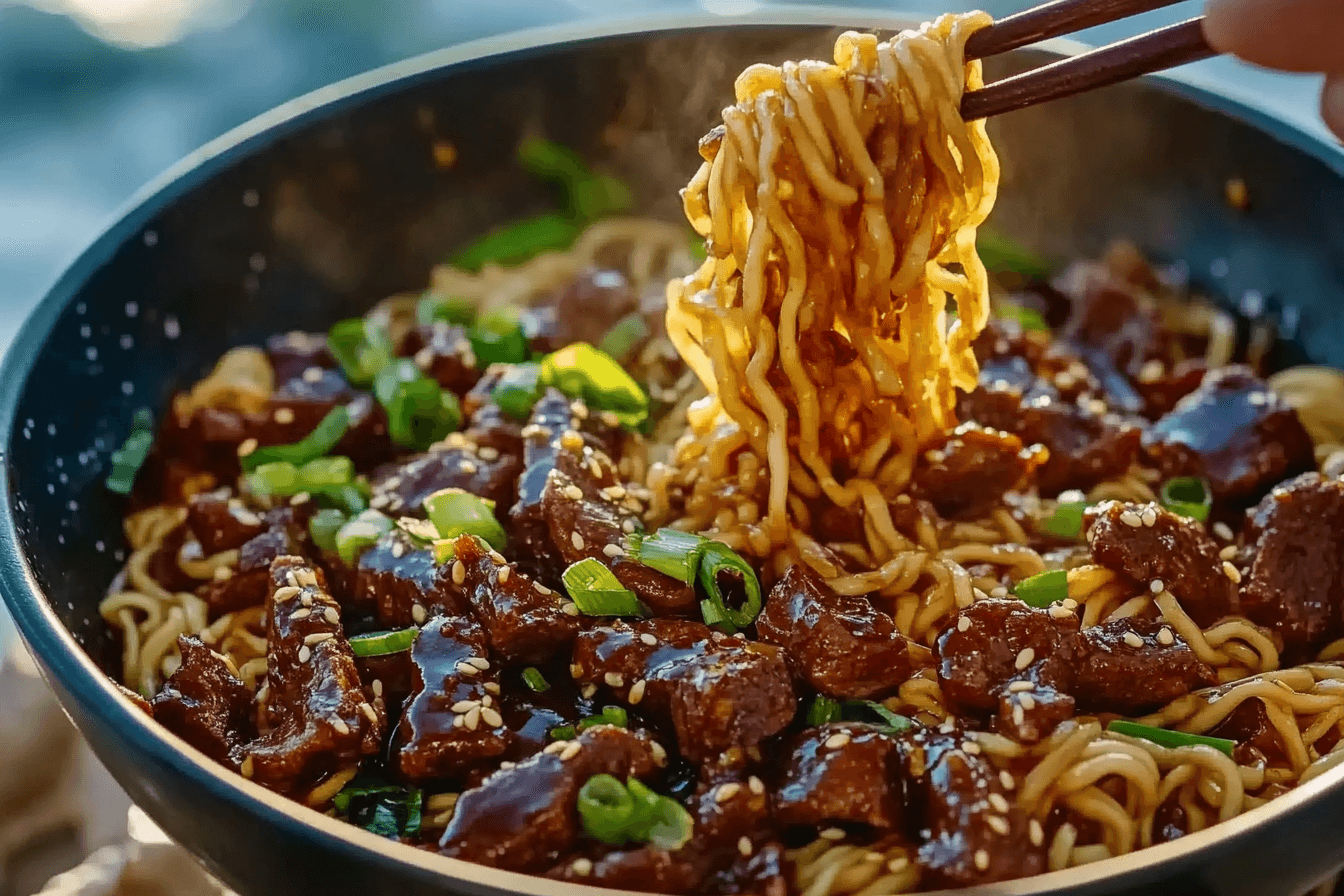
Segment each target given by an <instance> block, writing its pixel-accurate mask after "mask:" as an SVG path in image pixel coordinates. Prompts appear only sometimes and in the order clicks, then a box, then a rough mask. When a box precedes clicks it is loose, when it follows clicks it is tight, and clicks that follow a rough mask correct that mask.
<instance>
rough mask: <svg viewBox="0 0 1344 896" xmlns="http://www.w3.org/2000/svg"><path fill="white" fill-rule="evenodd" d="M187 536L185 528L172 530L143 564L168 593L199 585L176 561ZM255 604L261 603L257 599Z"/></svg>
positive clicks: (187, 532) (189, 589)
mask: <svg viewBox="0 0 1344 896" xmlns="http://www.w3.org/2000/svg"><path fill="white" fill-rule="evenodd" d="M189 535H191V531H190V529H188V528H187V527H186V526H178V527H177V528H175V529H173V530H172V531H170V532H169V533H168V534H167V535H165V536H164V537H163V541H162V542H160V543H159V546H158V548H156V549H155V550H154V552H153V553H151V554H150V555H149V559H148V560H146V562H145V572H147V573H149V577H150V578H152V579H153V580H154V581H156V582H158V583H159V584H160V585H162V586H163V587H164V588H166V589H168V590H169V591H174V592H176V591H191V590H192V589H193V588H195V587H196V586H197V585H198V584H200V583H199V582H198V581H197V580H196V579H193V578H192V577H191V576H189V575H187V573H186V570H184V569H183V568H182V564H181V563H180V562H179V560H178V558H179V557H180V556H181V555H182V549H183V548H184V547H186V544H187V538H188V536H189ZM256 602H257V603H260V602H261V601H260V599H258V600H257V601H256Z"/></svg>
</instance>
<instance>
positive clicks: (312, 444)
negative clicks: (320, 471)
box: [239, 405, 350, 473]
mask: <svg viewBox="0 0 1344 896" xmlns="http://www.w3.org/2000/svg"><path fill="white" fill-rule="evenodd" d="M349 428H350V411H349V410H347V409H346V407H345V406H344V405H339V406H337V407H334V408H332V409H331V410H330V411H328V412H327V415H326V416H325V417H323V418H322V421H321V422H320V423H318V424H317V426H315V427H313V430H312V432H310V433H308V435H306V436H304V437H303V438H302V439H300V440H299V441H297V442H294V443H292V444H289V445H268V446H266V447H264V448H258V449H256V450H255V451H253V452H252V453H251V454H249V455H247V456H246V457H242V458H239V461H240V463H241V464H242V467H243V472H245V473H250V472H251V471H253V470H255V469H256V468H257V467H259V466H261V465H262V464H269V463H273V462H275V461H288V462H289V463H291V464H294V465H296V466H298V465H302V464H306V463H308V462H309V461H310V460H316V459H317V458H319V457H322V456H323V455H325V454H330V453H331V450H332V449H333V448H335V447H336V445H337V443H338V442H340V441H341V439H342V437H344V436H345V433H346V430H348V429H349Z"/></svg>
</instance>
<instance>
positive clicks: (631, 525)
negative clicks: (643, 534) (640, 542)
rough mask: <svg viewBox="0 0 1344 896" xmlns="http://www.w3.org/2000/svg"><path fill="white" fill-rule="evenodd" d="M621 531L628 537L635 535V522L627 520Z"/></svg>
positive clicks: (622, 524)
mask: <svg viewBox="0 0 1344 896" xmlns="http://www.w3.org/2000/svg"><path fill="white" fill-rule="evenodd" d="M621 531H622V532H624V533H625V534H626V535H633V534H634V532H635V521H634V520H626V521H625V522H623V523H621Z"/></svg>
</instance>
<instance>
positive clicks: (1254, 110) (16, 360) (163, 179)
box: [0, 3, 1344, 896]
mask: <svg viewBox="0 0 1344 896" xmlns="http://www.w3.org/2000/svg"><path fill="white" fill-rule="evenodd" d="M923 19H924V16H922V15H919V14H913V13H909V12H903V11H901V10H880V11H874V10H872V9H868V10H860V9H857V8H855V7H852V6H850V7H837V6H820V5H798V6H786V7H768V8H767V7H763V6H760V5H758V4H753V3H746V4H742V5H740V6H738V5H734V4H730V3H725V4H721V5H717V6H712V5H711V4H708V3H706V7H702V8H697V9H679V10H676V11H668V10H656V11H653V12H644V13H637V14H617V15H605V16H598V17H594V18H587V19H580V20H574V21H568V22H563V23H559V24H551V25H546V26H542V27H537V28H528V29H523V30H517V31H511V32H506V33H503V34H497V35H494V36H491V37H485V38H481V39H478V40H473V41H469V42H466V43H463V44H460V45H457V46H454V47H449V48H446V49H442V50H437V51H433V52H430V53H426V54H422V55H419V56H415V57H412V58H410V59H407V60H403V61H401V62H396V63H392V64H390V65H386V66H382V67H379V68H376V69H373V70H371V71H369V72H365V73H363V74H359V75H355V76H353V77H350V78H347V79H344V80H341V81H338V82H335V83H333V84H330V85H328V86H325V87H322V88H319V89H317V90H315V91H312V92H310V93H308V94H305V95H303V96H301V97H298V98H297V99H293V100H290V101H289V102H286V103H283V104H281V105H279V106H276V107H275V108H273V109H271V110H269V111H267V112H264V113H262V114H261V115H258V116H256V117H255V118H253V119H251V120H249V121H247V122H245V123H244V124H241V125H239V126H237V127H235V128H233V129H231V130H229V131H227V132H226V133H224V134H223V135H221V136H220V137H217V138H215V139H214V140H211V141H209V142H208V143H206V144H204V145H203V146H201V147H200V148H199V149H197V150H195V151H194V152H192V153H190V154H188V155H187V156H186V157H185V158H183V159H182V160H181V161H180V162H178V163H177V164H176V165H174V166H172V167H171V168H169V169H168V170H167V171H165V172H164V173H163V174H161V175H160V176H159V177H157V178H155V179H154V180H152V181H151V182H150V183H149V184H147V185H146V186H144V187H142V188H141V189H140V190H137V191H136V192H135V194H134V195H133V196H132V197H131V198H130V199H129V200H127V201H126V202H125V203H123V204H122V205H121V207H120V208H119V209H118V210H117V211H116V212H115V213H114V214H113V216H112V219H111V222H110V223H109V224H108V225H106V226H105V227H104V228H103V230H102V231H101V233H100V235H99V236H98V237H97V238H96V239H95V240H94V241H93V242H92V243H91V244H90V245H89V246H88V248H86V249H85V250H84V251H83V252H82V253H80V255H79V256H78V257H77V258H76V260H75V261H74V262H72V263H71V264H70V265H69V267H67V268H66V270H65V271H64V272H63V273H62V274H61V275H60V277H59V278H58V279H57V281H56V282H55V284H54V285H53V286H52V287H51V288H50V289H49V290H48V292H47V293H46V295H45V296H44V297H43V299H42V300H41V301H40V302H39V303H38V305H37V306H36V307H35V308H34V310H33V311H32V312H30V314H29V315H28V317H27V318H26V319H25V321H24V323H23V324H22V326H21V327H20V329H19V331H18V333H17V334H16V336H15V339H14V341H13V343H12V344H11V346H10V348H9V350H8V351H7V353H6V355H5V358H4V361H3V364H0V383H6V384H12V385H11V387H10V388H6V389H5V390H4V391H3V392H2V393H0V496H3V500H0V596H2V597H3V598H4V600H5V603H6V604H7V605H8V607H9V610H10V612H11V613H12V615H13V617H14V621H15V624H16V628H17V629H18V631H19V634H20V637H21V638H22V640H23V642H24V643H25V645H26V646H27V647H28V648H29V649H30V651H31V652H32V653H33V654H34V655H35V656H36V657H37V659H38V662H39V666H40V667H41V668H42V670H43V673H44V675H46V676H49V677H51V678H54V679H55V680H56V681H58V682H59V683H60V685H61V688H60V689H61V690H63V691H64V692H65V693H66V694H68V695H69V699H70V700H72V701H73V702H75V703H76V704H77V705H78V706H79V708H80V710H81V711H82V712H83V713H86V714H87V715H89V716H91V717H101V718H102V719H103V720H104V721H105V722H107V723H109V724H111V725H114V726H116V727H117V728H120V729H123V730H125V731H126V732H127V733H126V735H125V736H126V737H127V738H128V739H130V740H132V741H134V742H136V743H137V744H138V746H139V748H140V749H142V750H143V751H144V752H145V758H146V759H148V760H152V761H153V762H154V763H157V764H160V765H171V766H173V767H175V768H176V769H178V770H179V771H180V772H181V773H182V774H183V775H184V776H185V777H186V778H187V779H188V780H190V781H191V783H192V784H194V785H196V786H199V787H207V788H210V789H212V790H213V791H215V792H216V793H219V794H220V795H221V797H222V798H224V799H227V800H228V801H230V802H232V803H234V804H235V805H237V806H239V807H241V808H243V809H245V810H246V811H248V812H249V813H250V814H252V815H253V816H255V817H257V818H259V819H264V820H265V822H266V823H268V824H273V825H277V826H279V827H280V828H281V829H283V830H285V831H286V833H287V834H289V835H290V836H294V837H296V838H300V839H301V838H311V837H312V836H314V835H316V836H317V837H319V838H321V839H322V840H324V841H326V842H325V843H323V846H324V848H328V849H334V850H340V849H344V850H350V849H354V850H357V858H358V859H359V860H360V861H362V862H365V863H367V864H368V865H369V866H370V867H375V866H379V865H382V866H388V865H395V866H400V867H401V868H402V869H403V870H404V871H405V872H407V873H410V874H412V875H413V876H415V877H417V878H419V879H424V880H426V881H431V882H432V881H445V880H452V881H455V882H457V883H459V884H461V885H465V886H467V887H469V888H470V889H471V890H473V891H474V892H476V893H481V894H485V893H492V894H500V896H503V894H519V896H522V894H526V896H599V894H608V896H621V894H625V896H638V894H635V893H634V892H633V891H616V890H609V889H598V888H596V887H592V886H588V885H583V884H572V883H562V882H559V881H554V880H550V879H547V878H542V877H537V876H533V875H527V874H521V873H517V872H510V871H501V870H499V869H496V868H491V867H488V866H484V865H478V864H475V863H471V862H466V861H463V860H460V859H453V858H449V857H446V856H441V855H438V854H436V853H431V852H427V851H425V850H420V849H416V848H414V847H410V846H406V845H403V844H399V843H395V842H389V841H388V840H385V839H383V838H381V837H378V836H376V835H374V834H372V833H369V832H367V831H365V830H363V829H360V828H357V827H355V826H353V825H350V824H347V823H344V822H341V821H337V820H336V819H334V818H330V817H328V816H326V815H323V814H322V813H320V812H317V811H316V810H313V809H309V808H307V807H305V806H302V805H300V804H298V803H295V802H294V801H292V800H289V799H287V798H285V797H282V796H280V795H278V794H276V793H274V792H272V791H270V790H267V789H266V788H264V787H262V786H260V785H259V784H256V783H254V782H252V781H250V780H246V779H244V778H242V777H241V776H239V775H236V774H233V773H231V772H229V771H227V770H226V769H224V768H223V767H222V766H219V765H218V764H217V763H215V762H213V761H211V760H210V759H209V758H207V757H206V756H205V755H204V754H203V753H200V752H199V751H197V750H196V749H195V748H194V747H191V746H190V745H188V744H187V743H186V742H185V741H183V740H181V739H180V738H178V737H177V736H176V735H174V734H172V733H171V732H169V731H168V730H167V729H165V728H163V727H162V726H160V725H158V724H156V723H154V722H153V720H152V719H150V718H148V717H146V715H145V714H144V713H143V712H141V711H139V710H138V709H136V708H135V707H134V706H133V705H132V704H131V703H130V702H129V701H128V700H126V699H124V698H122V697H121V696H120V695H119V694H118V692H117V691H116V689H115V687H114V685H113V683H112V682H111V680H110V679H108V678H107V677H106V676H105V675H104V674H103V673H102V671H101V670H100V669H99V668H98V666H97V665H96V664H95V663H94V662H93V660H92V659H91V658H90V657H89V656H88V655H87V654H86V653H85V652H84V650H83V649H82V648H81V647H80V646H79V644H78V643H77V642H76V641H75V639H74V636H73V635H72V634H71V633H70V631H69V630H68V629H67V628H66V627H65V626H64V624H63V623H62V622H61V620H60V619H59V618H58V617H57V616H56V614H55V612H54V610H53V609H52V607H51V605H50V603H49V600H48V598H47V597H46V595H45V594H44V593H43V591H42V589H41V587H40V586H39V585H38V583H37V580H36V578H35V576H34V575H33V571H32V569H31V567H30V565H29V563H28V560H27V557H26V556H25V555H24V553H23V551H22V550H21V549H20V547H19V541H18V532H17V526H16V521H15V518H14V512H13V507H12V506H11V503H12V494H11V487H12V483H11V481H10V476H9V463H8V458H7V452H8V450H9V448H8V446H9V445H10V443H11V440H12V439H13V438H14V437H15V434H16V432H17V430H18V426H17V419H16V413H17V410H18V401H19V397H20V396H21V395H22V394H24V392H25V390H26V388H27V381H28V377H29V374H30V373H31V370H32V367H33V365H34V363H35V362H36V360H37V358H38V356H39V355H40V354H41V352H42V350H43V348H44V347H45V344H46V341H47V339H48V337H49V336H50V334H51V331H52V330H53V328H54V326H55V324H56V322H57V319H58V317H59V316H60V314H61V313H62V312H63V311H64V309H65V308H66V306H67V305H68V304H69V303H70V302H71V301H73V300H74V299H75V297H76V295H77V294H78V292H79V290H80V289H81V288H82V286H83V285H84V284H85V283H86V282H87V280H88V279H89V278H90V276H91V275H92V274H93V273H94V272H95V271H96V270H97V269H98V268H100V267H101V266H102V265H103V264H105V263H106V262H107V261H108V260H110V258H111V257H112V256H113V255H114V254H115V253H116V252H117V250H119V249H120V247H121V246H122V245H124V244H125V243H126V242H127V240H128V239H130V238H131V237H133V236H134V235H136V234H138V233H140V232H141V230H142V229H143V228H144V227H145V226H146V225H147V224H148V223H149V222H150V221H152V220H153V219H154V217H155V216H156V215H157V214H158V213H159V212H161V211H162V210H163V209H164V208H165V207H166V206H168V205H169V204H170V203H171V202H172V201H174V200H175V199H177V198H179V197H180V196H182V195H184V194H186V193H189V192H191V191H192V190H194V189H195V188H197V187H198V186H200V185H201V184H203V183H204V182H206V181H207V180H208V179H209V178H210V177H212V176H214V175H215V174H217V173H219V172H220V171H222V170H224V169H226V168H227V167H229V166H230V165H233V164H234V163H236V162H237V161H238V160H239V159H240V158H243V157H245V156H247V155H248V154H249V153H251V152H252V151H254V150H256V149H260V148H262V147H263V146H264V145H266V144H268V143H270V142H272V141H274V140H275V139H277V138H280V137H283V136H286V135H288V134H290V133H293V132H294V131H297V130H299V129H301V128H303V127H305V126H307V125H309V124H312V123H315V122H316V121H318V120H320V119H322V118H326V117H329V116H332V115H334V114H338V113H340V112H342V111H345V110H346V109H349V108H352V107H355V106H358V105H362V104H364V103H366V102H369V101H371V100H374V99H377V98H379V97H381V96H384V95H388V94H392V93H395V92H399V91H402V90H404V89H406V88H409V87H412V86H414V85H416V84H417V83H420V82H424V81H430V80H433V79H436V78H438V77H441V76H442V75H444V74H445V73H446V72H447V71H449V70H451V69H453V68H456V67H459V66H463V65H468V64H472V63H478V64H486V65H491V64H500V63H507V62H508V60H509V57H519V56H526V55H529V54H543V53H548V52H553V51H556V50H559V49H564V48H567V47H572V46H575V45H582V44H586V43H589V42H599V41H604V40H612V39H620V38H630V37H640V36H651V35H657V34H668V33H673V32H679V31H696V30H713V29H717V28H733V27H779V26H811V27H823V28H824V27H854V28H873V27H881V28H883V29H884V30H885V29H900V28H903V27H909V26H910V25H911V24H913V23H917V22H919V21H922V20H923ZM1082 46H1083V45H1081V44H1078V43H1076V42H1074V41H1068V40H1055V41H1048V42H1045V43H1042V44H1038V45H1036V48H1037V49H1041V50H1046V51H1049V52H1053V53H1056V54H1059V55H1073V54H1075V53H1077V52H1079V50H1080V49H1081V48H1082ZM1144 80H1145V81H1146V82H1147V83H1148V84H1149V85H1150V86H1153V87H1155V88H1156V89H1158V90H1159V91H1161V92H1164V93H1168V94H1174V95H1176V96H1178V97H1181V98H1184V99H1186V100H1187V101H1190V102H1192V103H1194V104H1196V105H1198V106H1202V107H1204V108H1207V109H1210V110H1212V111H1215V112H1218V113H1221V114H1223V115H1226V116H1229V117H1231V118H1233V119H1235V120H1238V121H1240V122H1242V123H1244V124H1247V125H1250V126H1251V127H1253V128H1255V129H1257V130H1260V131H1262V132H1263V133H1266V134H1267V135H1269V136H1271V137H1273V138H1274V139H1276V140H1278V141H1279V142H1281V143H1284V144H1287V145H1288V146H1290V147H1291V148H1293V149H1296V150H1298V151H1299V152H1302V153H1304V154H1306V155H1308V156H1310V157H1312V158H1314V159H1316V160H1317V161H1319V162H1321V163H1323V164H1324V165H1325V166H1326V167H1327V168H1329V169H1330V170H1331V171H1333V172H1334V173H1335V174H1337V175H1339V176H1341V177H1344V147H1341V146H1332V145H1330V143H1329V142H1328V141H1327V140H1326V139H1324V138H1322V137H1319V136H1317V135H1315V134H1313V133H1311V132H1309V131H1307V130H1306V129H1304V128H1303V127H1300V126H1299V125H1297V124H1295V123H1293V122H1290V121H1287V120H1284V119H1282V118H1280V117H1278V116H1276V115H1275V114H1274V113H1272V112H1271V111H1269V110H1268V109H1266V108H1264V107H1262V106H1260V105H1258V104H1256V103H1253V102H1249V101H1246V100H1244V99H1240V98H1234V97H1231V96H1229V95H1227V94H1226V93H1224V92H1223V91H1221V90H1220V89H1219V88H1218V87H1216V86H1214V85H1213V83H1212V82H1211V81H1210V80H1209V79H1207V78H1203V77H1201V76H1199V75H1198V74H1196V73H1193V72H1186V71H1183V72H1179V73H1168V74H1165V75H1161V76H1153V77H1149V78H1146V79H1144ZM727 89H728V87H727V85H725V90H727ZM66 711H67V713H69V710H68V709H67V710H66ZM1341 785H1344V768H1338V767H1337V768H1332V769H1329V770H1328V771H1326V772H1324V773H1322V774H1321V775H1319V776H1317V778H1316V779H1314V780H1312V781H1309V782H1307V783H1306V784H1304V785H1302V786H1301V787H1298V788H1295V789H1294V790H1292V791H1290V792H1289V793H1287V794H1284V795H1283V796H1280V797H1277V798H1275V799H1274V800H1272V801H1271V802H1270V803H1268V804H1266V805H1264V806H1261V807H1257V808H1255V809H1252V810H1250V811H1249V812H1246V813H1244V814H1242V815H1240V816H1237V817H1235V818H1232V819H1229V820H1228V821H1225V822H1221V823H1219V824H1217V825H1215V826H1213V827H1211V828H1208V829H1206V830H1203V831H1199V832H1196V833H1193V834H1190V835H1187V836H1185V837H1182V838H1180V839H1178V840H1176V841H1173V842H1169V843H1164V844H1159V845H1155V846H1150V847H1147V848H1145V849H1140V850H1137V851H1135V852H1133V853H1129V854H1127V855H1124V856H1118V857H1115V858H1112V859H1107V860H1103V861H1100V862H1095V863H1092V864H1089V865H1083V866H1079V867H1075V868H1069V869H1065V870H1063V871H1055V872H1048V873H1046V874H1042V875H1037V876H1034V877H1030V878H1023V879H1020V880H1015V881H1009V882H1007V883H1000V884H986V885H981V886H976V887H971V888H965V889H958V890H943V891H938V892H939V893H942V894H945V896H951V894H953V893H956V894H964V896H977V894H979V896H988V894H990V893H993V894H997V896H1017V894H1021V896H1025V894H1028V893H1045V892H1057V893H1063V892H1066V891H1068V890H1070V889H1072V888H1074V887H1079V886H1086V885H1090V884H1093V883H1096V882H1099V881H1103V880H1105V879H1108V878H1114V877H1118V876H1121V875H1125V876H1130V877H1132V878H1134V880H1133V881H1131V882H1130V883H1131V884H1137V883H1141V882H1143V881H1145V880H1149V881H1151V880H1155V879H1157V878H1159V877H1160V876H1162V875H1163V874H1164V873H1167V872H1168V871H1171V870H1175V866H1177V865H1180V864H1181V863H1183V862H1184V861H1186V860H1188V859H1190V858H1191V857H1192V856H1194V855H1195V854H1197V853H1199V852H1200V851H1202V850H1204V849H1205V848H1207V847H1212V846H1215V845H1218V844H1224V845H1225V844H1227V843H1228V842H1229V841H1233V840H1240V839H1242V838H1245V837H1248V836H1251V835H1253V834H1254V833H1255V832H1256V831H1257V830H1258V829H1259V828H1262V827H1264V826H1266V825H1268V824H1269V823H1271V821H1272V820H1273V819H1274V818H1276V817H1277V816H1279V815H1285V814H1290V813H1293V812H1296V811H1298V810H1301V809H1305V808H1306V807H1307V806H1309V805H1311V804H1312V803H1315V802H1319V801H1320V800H1322V799H1325V798H1326V795H1327V794H1328V793H1329V792H1330V791H1333V790H1335V789H1338V788H1339V787H1340V786H1341Z"/></svg>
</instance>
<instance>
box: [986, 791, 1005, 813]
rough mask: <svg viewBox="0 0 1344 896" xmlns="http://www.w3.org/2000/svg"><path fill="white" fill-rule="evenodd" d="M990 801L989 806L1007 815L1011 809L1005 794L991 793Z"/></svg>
mask: <svg viewBox="0 0 1344 896" xmlns="http://www.w3.org/2000/svg"><path fill="white" fill-rule="evenodd" d="M988 800H989V804H990V805H991V806H993V807H994V809H995V811H997V812H1005V813H1006V812H1007V811H1008V808H1009V807H1008V800H1007V799H1006V798H1005V797H1004V795H1003V794H1001V793H991V794H990V795H989V797H988Z"/></svg>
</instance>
